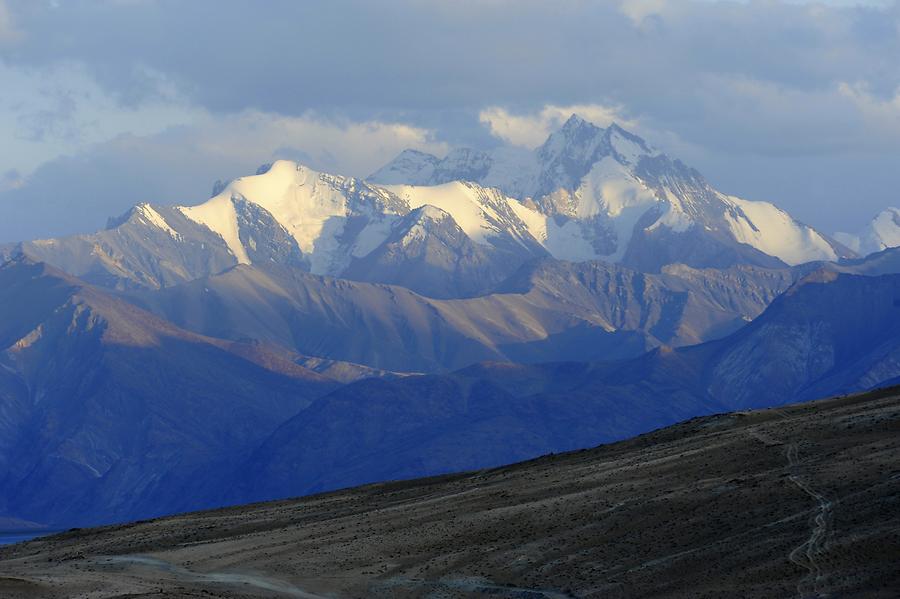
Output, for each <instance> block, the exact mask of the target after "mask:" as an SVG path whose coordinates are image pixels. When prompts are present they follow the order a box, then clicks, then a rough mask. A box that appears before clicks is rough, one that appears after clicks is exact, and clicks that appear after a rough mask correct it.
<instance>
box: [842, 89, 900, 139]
mask: <svg viewBox="0 0 900 599" xmlns="http://www.w3.org/2000/svg"><path fill="white" fill-rule="evenodd" d="M838 91H839V92H840V94H841V96H843V97H844V98H846V99H847V100H849V101H850V102H852V103H853V105H854V106H855V107H856V109H857V110H858V111H859V114H860V115H861V116H862V119H863V121H864V122H865V124H866V127H867V129H868V130H869V131H870V132H872V133H873V134H875V133H877V134H878V135H879V136H882V135H885V134H887V135H889V136H891V137H893V138H895V139H896V136H897V135H900V88H897V90H896V91H895V92H894V95H893V96H891V97H886V98H879V97H877V96H876V95H874V94H872V93H871V92H870V90H869V89H868V86H866V85H865V84H861V83H857V84H851V83H846V82H844V83H841V84H840V85H839V86H838Z"/></svg>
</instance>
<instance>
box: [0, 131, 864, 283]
mask: <svg viewBox="0 0 900 599" xmlns="http://www.w3.org/2000/svg"><path fill="white" fill-rule="evenodd" d="M215 191H217V192H218V193H217V194H216V195H215V196H214V197H213V198H211V199H209V200H207V201H206V202H203V203H201V204H198V205H194V206H177V207H163V206H154V205H150V204H141V205H139V206H137V207H135V208H134V209H132V210H131V211H129V212H128V213H126V214H125V215H123V216H122V217H120V218H118V219H114V220H112V221H110V224H109V228H108V229H107V230H105V231H102V232H99V233H95V234H89V235H77V236H74V237H69V238H64V239H55V240H39V241H31V242H24V243H21V244H17V246H14V247H7V248H6V249H5V253H6V254H7V255H11V254H12V253H15V252H21V253H24V254H26V255H28V256H30V257H32V258H33V259H35V260H42V261H46V262H49V263H51V264H54V265H56V266H58V267H60V268H62V269H64V270H66V271H67V272H69V273H70V274H73V275H76V276H79V277H82V278H84V279H85V280H87V281H89V282H91V283H97V284H101V285H105V286H111V287H116V288H161V287H167V286H171V285H174V284H177V283H180V282H184V281H188V280H192V279H196V278H199V277H201V276H206V275H213V274H217V273H219V272H221V271H223V270H224V269H225V268H227V267H229V266H235V265H238V264H250V265H262V264H272V263H274V264H279V265H284V266H291V267H296V268H299V269H301V270H304V271H307V272H310V273H311V274H315V275H323V276H332V277H342V278H349V279H353V280H358V281H365V282H376V283H387V284H397V285H403V286H405V287H407V288H409V289H411V290H413V291H416V292H417V293H420V294H422V295H426V296H429V297H434V298H455V297H470V296H474V295H480V294H482V293H484V292H487V291H489V290H490V289H492V288H493V287H494V286H495V285H497V284H498V283H500V282H501V281H503V280H504V279H505V278H507V277H508V276H510V275H511V274H512V273H513V272H515V270H516V269H517V268H518V267H519V266H521V265H522V264H524V263H525V262H528V261H530V260H533V259H537V258H545V257H553V258H556V259H559V260H566V261H572V262H582V261H589V260H603V261H606V262H612V263H618V264H621V265H623V266H626V267H628V268H632V269H634V270H638V271H641V272H660V271H661V270H662V268H663V267H664V266H666V265H669V264H685V265H687V266H691V267H694V268H708V267H714V268H727V267H729V266H734V265H738V264H747V265H755V266H760V267H767V268H779V267H784V266H786V265H796V264H800V263H805V262H810V261H815V260H836V259H838V258H843V257H853V256H854V255H855V254H854V252H852V251H851V250H850V249H848V248H847V247H845V246H843V245H841V244H840V243H838V242H837V241H834V240H832V239H830V238H829V237H827V236H826V235H824V234H822V233H819V232H817V231H816V230H814V229H813V228H811V227H809V226H807V225H804V224H802V223H799V222H798V221H796V220H795V219H793V218H792V217H791V216H790V215H789V214H787V213H786V212H784V211H783V210H780V209H779V208H777V207H775V206H774V205H772V204H769V203H766V202H751V201H747V200H742V199H740V198H736V197H734V196H729V195H727V194H723V193H721V192H719V191H717V190H715V189H713V188H712V187H711V186H710V185H709V183H708V182H707V181H706V180H705V179H704V178H703V176H702V175H700V173H698V172H697V171H696V170H693V169H691V168H689V167H687V166H685V165H684V164H683V163H681V162H680V161H678V160H675V159H672V158H670V157H668V156H666V155H665V154H663V153H660V152H659V151H657V150H654V149H652V148H651V147H650V146H649V145H648V144H647V143H646V142H644V141H643V140H641V139H640V138H638V137H636V136H634V135H632V134H630V133H628V132H626V131H624V130H623V129H621V128H620V127H618V126H616V125H613V126H610V127H609V128H606V129H603V128H600V127H596V126H594V125H592V124H591V123H588V122H586V121H584V120H583V119H580V118H579V117H577V116H573V117H572V118H570V119H569V120H568V121H567V122H566V124H565V125H564V126H563V127H562V128H561V129H560V130H559V131H557V132H555V133H554V134H552V135H551V136H550V137H549V138H548V139H547V141H546V142H545V143H544V144H543V145H542V146H541V147H539V148H538V149H537V150H535V151H534V152H530V153H529V152H525V153H524V154H523V153H520V152H516V151H512V150H510V149H504V151H495V152H493V153H490V154H488V153H484V152H478V151H475V150H466V149H462V150H456V151H453V152H451V153H450V154H449V155H448V156H447V157H445V158H444V159H442V160H438V159H437V158H435V157H433V156H429V155H425V154H421V153H414V152H404V153H403V154H401V155H400V156H399V157H397V158H396V159H395V160H393V161H392V162H391V163H390V164H388V165H387V166H386V167H384V168H383V169H381V170H380V171H378V172H376V173H374V174H373V175H372V176H371V177H369V178H368V179H367V180H359V179H354V178H351V177H343V176H339V175H331V174H326V173H320V172H317V171H315V170H313V169H310V168H308V167H306V166H304V165H302V164H298V163H295V162H290V161H286V160H281V161H277V162H275V163H273V164H268V165H264V166H263V167H261V168H260V169H259V170H258V171H257V174H256V175H253V176H249V177H241V178H238V179H236V180H235V181H233V182H231V183H230V184H228V185H225V186H224V187H221V186H217V188H216V190H215Z"/></svg>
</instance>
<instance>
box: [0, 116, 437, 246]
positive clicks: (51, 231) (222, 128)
mask: <svg viewBox="0 0 900 599" xmlns="http://www.w3.org/2000/svg"><path fill="white" fill-rule="evenodd" d="M407 147H413V148H418V149H420V150H423V151H428V152H432V153H437V154H443V153H445V152H446V151H447V148H446V146H445V145H444V144H443V143H440V142H438V141H435V140H434V139H433V136H432V134H431V132H429V131H426V130H424V129H421V128H417V127H413V126H410V125H407V124H404V123H396V122H381V121H363V122H358V121H349V120H331V119H327V118H322V117H319V116H317V115H315V114H307V115H303V116H299V117H286V116H281V115H275V114H271V113H264V112H259V111H246V112H243V113H240V114H236V115H229V116H226V117H221V116H216V115H207V116H206V117H204V118H203V119H200V120H199V122H197V123H195V124H193V125H182V126H176V127H172V128H169V129H166V130H165V131H162V132H159V133H156V134H152V135H145V136H136V135H129V134H125V135H119V136H117V137H116V138H114V139H112V140H110V141H107V142H103V143H98V144H95V145H93V146H91V148H90V149H89V150H87V151H84V152H79V153H77V154H75V155H72V156H63V157H60V158H57V159H55V160H52V161H49V162H48V163H46V164H44V165H43V166H41V167H39V168H38V169H37V170H35V171H34V172H33V173H32V174H30V175H29V176H27V177H24V178H23V177H22V176H21V175H19V174H18V172H13V173H7V175H6V176H4V178H3V182H2V183H0V216H2V218H0V242H5V241H14V240H20V239H31V238H36V237H51V236H53V237H55V236H61V235H67V234H72V233H79V232H89V231H94V230H97V229H99V228H100V227H102V225H103V224H104V223H105V222H106V219H107V217H109V216H115V215H118V214H120V213H122V212H124V211H125V210H127V209H128V208H129V207H131V206H133V205H134V204H136V203H138V202H145V201H147V202H154V203H161V204H172V203H180V204H193V203H199V202H201V201H203V200H205V199H206V198H207V197H209V193H210V190H211V188H212V185H213V182H214V181H216V180H217V179H225V180H228V179H232V178H235V177H238V176H242V175H246V174H252V173H253V172H255V170H256V168H257V167H258V166H259V165H260V164H262V163H264V162H268V161H271V160H273V159H276V158H291V159H301V160H303V161H304V162H305V163H307V164H308V165H309V166H312V167H313V168H317V169H320V170H325V171H330V172H337V173H352V174H357V175H361V176H364V175H366V174H368V173H369V172H371V171H373V170H375V169H376V168H378V167H380V166H382V165H383V164H384V163H385V162H387V161H388V160H390V159H391V158H393V157H394V155H396V154H397V153H399V152H400V151H401V150H403V149H405V148H407ZM7 182H8V183H9V184H8V185H3V183H7ZM4 187H5V189H4Z"/></svg>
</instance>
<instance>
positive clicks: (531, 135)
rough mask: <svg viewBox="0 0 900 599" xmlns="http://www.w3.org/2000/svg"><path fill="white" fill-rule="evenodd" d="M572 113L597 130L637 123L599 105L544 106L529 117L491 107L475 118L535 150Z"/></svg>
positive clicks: (509, 140) (509, 139) (508, 139)
mask: <svg viewBox="0 0 900 599" xmlns="http://www.w3.org/2000/svg"><path fill="white" fill-rule="evenodd" d="M573 114H577V115H578V116H580V117H582V118H583V119H585V120H588V121H590V122H592V123H594V124H595V125H598V126H600V127H607V126H609V125H610V124H612V123H613V122H617V123H619V124H620V125H622V126H623V127H626V128H635V127H636V126H637V123H636V121H634V120H632V119H628V118H626V117H625V116H624V115H623V114H622V109H621V108H618V107H614V106H604V105H602V104H573V105H570V106H556V105H553V104H547V105H545V106H544V107H543V108H542V109H541V110H540V111H538V112H536V113H531V114H513V113H511V112H509V111H508V110H507V109H505V108H503V107H500V106H492V107H490V108H485V109H484V110H482V111H481V112H480V113H479V115H478V118H479V120H480V121H481V123H482V124H484V125H485V126H487V127H488V129H489V130H490V132H491V135H493V136H494V137H497V138H499V139H502V140H503V141H505V142H507V143H510V144H513V145H517V146H525V147H528V148H534V147H537V146H539V145H540V144H542V143H543V142H544V140H546V139H547V136H548V135H549V134H550V133H552V132H553V131H555V130H556V129H558V128H559V127H560V126H561V125H562V124H563V123H564V122H565V121H566V119H568V118H569V117H570V116H572V115H573Z"/></svg>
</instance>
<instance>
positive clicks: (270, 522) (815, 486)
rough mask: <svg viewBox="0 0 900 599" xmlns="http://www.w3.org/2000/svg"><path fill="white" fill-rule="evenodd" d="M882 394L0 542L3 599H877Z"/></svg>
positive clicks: (893, 577)
mask: <svg viewBox="0 0 900 599" xmlns="http://www.w3.org/2000/svg"><path fill="white" fill-rule="evenodd" d="M898 433H900V397H898V395H897V390H896V389H894V390H889V391H881V392H876V393H869V394H866V395H862V396H856V397H849V398H837V399H833V400H827V401H820V402H814V403H809V404H803V405H797V406H789V407H785V408H781V409H777V410H767V411H761V412H739V413H734V414H726V415H722V416H713V417H707V418H699V419H694V420H691V421H688V422H685V423H683V424H679V425H677V426H673V427H670V428H666V429H663V430H660V431H657V432H654V433H650V434H647V435H643V436H640V437H637V438H635V439H632V440H629V441H624V442H621V443H616V444H614V445H609V446H603V447H598V448H596V449H591V450H585V451H579V452H574V453H569V454H564V455H556V456H549V457H544V458H541V459H538V460H534V461H531V462H525V463H521V464H517V465H514V466H509V467H505V468H500V469H497V470H490V471H480V472H471V473H466V474H459V475H454V476H446V477H442V478H433V479H425V480H418V481H410V482H406V483H388V484H379V485H372V486H368V487H361V488H357V489H351V490H347V491H341V492H338V493H332V494H327V495H320V496H316V497H309V498H305V499H301V500H290V501H281V502H275V503H267V504H258V505H250V506H244V507H238V508H231V509H227V510H219V511H214V512H207V513H199V514H186V515H183V516H175V517H171V518H167V519H163V520H158V521H153V522H144V523H138V524H134V525H127V526H119V527H110V528H106V529H98V530H92V531H72V532H69V533H65V534H63V535H59V536H56V537H50V538H46V539H40V540H37V541H33V542H31V543H28V544H25V545H20V546H13V547H9V548H4V549H0V568H2V569H3V571H4V573H5V575H6V578H4V579H0V591H3V592H4V594H5V596H11V597H35V598H36V597H61V596H66V595H67V594H74V593H87V592H91V593H92V595H91V596H93V597H98V598H99V597H118V596H122V595H125V594H134V595H141V594H148V595H149V594H152V596H156V597H183V596H194V595H198V596H199V595H200V594H201V593H202V592H210V593H212V594H213V595H214V596H219V597H262V596H265V597H270V596H300V597H320V596H328V597H360V596H366V597H399V598H403V597H425V596H433V595H434V594H435V593H439V594H440V596H442V597H454V598H455V597H506V598H519V597H534V598H536V599H537V598H554V599H556V598H562V597H597V598H600V597H620V598H628V597H701V596H702V597H716V598H723V599H724V598H732V597H735V596H753V597H789V596H795V595H798V594H799V595H801V596H814V595H818V596H847V597H851V596H852V597H884V598H887V597H893V596H896V594H897V593H898V591H900V575H898V572H897V569H896V556H897V555H898V554H900V535H898V533H897V530H898V527H900V516H898V515H900V471H898V470H897V464H898V463H900V435H898Z"/></svg>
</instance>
